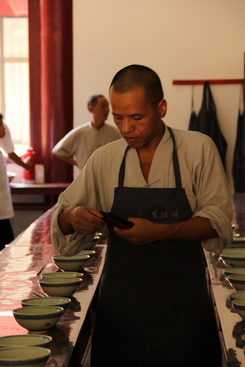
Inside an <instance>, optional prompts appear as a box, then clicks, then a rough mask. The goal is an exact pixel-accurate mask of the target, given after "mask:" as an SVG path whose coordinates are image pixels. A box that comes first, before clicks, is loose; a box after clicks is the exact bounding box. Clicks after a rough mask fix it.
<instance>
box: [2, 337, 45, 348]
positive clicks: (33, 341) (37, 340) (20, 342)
mask: <svg viewBox="0 0 245 367" xmlns="http://www.w3.org/2000/svg"><path fill="white" fill-rule="evenodd" d="M51 341H52V338H51V336H48V335H36V334H18V335H7V336H1V337H0V348H6V347H15V348H16V347H40V348H48V347H49V346H50V343H51Z"/></svg>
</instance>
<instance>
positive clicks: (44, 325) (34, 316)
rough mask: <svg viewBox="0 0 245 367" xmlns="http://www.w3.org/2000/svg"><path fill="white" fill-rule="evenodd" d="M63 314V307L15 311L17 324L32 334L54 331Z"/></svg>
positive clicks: (41, 307)
mask: <svg viewBox="0 0 245 367" xmlns="http://www.w3.org/2000/svg"><path fill="white" fill-rule="evenodd" d="M63 313H64V309H63V308H62V307H55V306H30V307H22V308H16V309H14V310H13V315H14V318H15V320H16V322H17V323H18V324H19V325H20V326H22V327H23V328H25V329H27V330H29V331H30V332H37V331H45V330H49V329H52V328H53V327H55V325H56V324H57V322H58V321H59V319H60V317H61V316H62V314H63Z"/></svg>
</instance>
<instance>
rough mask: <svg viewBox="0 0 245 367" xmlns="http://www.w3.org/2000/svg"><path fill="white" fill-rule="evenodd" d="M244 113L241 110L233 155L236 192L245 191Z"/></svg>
mask: <svg viewBox="0 0 245 367" xmlns="http://www.w3.org/2000/svg"><path fill="white" fill-rule="evenodd" d="M244 117H245V116H244V113H241V112H239V114H238V119H237V134H236V141H235V148H234V155H233V165H232V175H233V180H234V190H235V192H245V172H244V163H243V162H244V159H245V154H244V153H245V152H244V146H243V134H244V133H245V131H244Z"/></svg>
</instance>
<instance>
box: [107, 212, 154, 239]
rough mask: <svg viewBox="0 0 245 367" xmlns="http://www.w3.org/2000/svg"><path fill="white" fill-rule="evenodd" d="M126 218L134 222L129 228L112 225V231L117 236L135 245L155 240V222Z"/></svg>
mask: <svg viewBox="0 0 245 367" xmlns="http://www.w3.org/2000/svg"><path fill="white" fill-rule="evenodd" d="M128 220H129V221H130V222H133V223H134V226H133V227H131V228H129V229H121V228H118V227H114V231H115V233H116V234H117V235H118V236H119V237H121V238H123V239H125V240H127V241H129V242H132V243H133V244H135V245H145V244H151V243H152V242H154V241H155V240H156V233H155V227H156V226H157V223H154V222H152V221H150V220H147V219H142V218H128Z"/></svg>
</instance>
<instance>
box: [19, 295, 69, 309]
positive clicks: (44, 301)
mask: <svg viewBox="0 0 245 367" xmlns="http://www.w3.org/2000/svg"><path fill="white" fill-rule="evenodd" d="M70 303H71V299H70V298H68V297H35V298H28V299H23V300H22V301H21V305H22V307H27V306H58V307H62V308H64V311H65V310H67V308H68V307H69V304H70Z"/></svg>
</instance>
